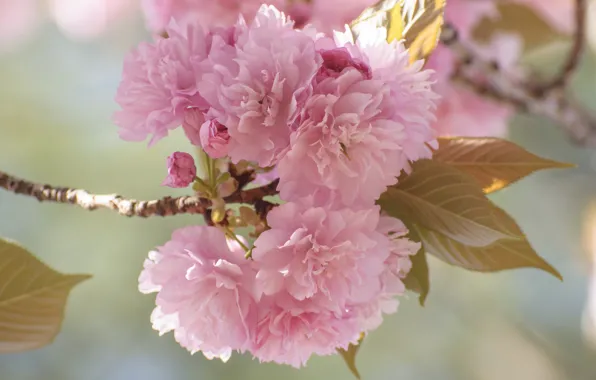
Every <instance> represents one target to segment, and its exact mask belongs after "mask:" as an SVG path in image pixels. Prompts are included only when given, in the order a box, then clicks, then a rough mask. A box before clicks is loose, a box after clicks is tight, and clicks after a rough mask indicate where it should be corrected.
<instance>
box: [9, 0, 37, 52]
mask: <svg viewBox="0 0 596 380" xmlns="http://www.w3.org/2000/svg"><path fill="white" fill-rule="evenodd" d="M38 12H39V9H38V4H37V0H0V52H2V51H3V50H9V49H11V48H13V47H14V46H16V45H18V44H19V43H21V42H23V41H25V40H26V39H27V38H28V37H30V36H31V34H32V33H33V32H34V31H35V30H36V29H37V27H38V26H39V24H40V17H39V14H38Z"/></svg>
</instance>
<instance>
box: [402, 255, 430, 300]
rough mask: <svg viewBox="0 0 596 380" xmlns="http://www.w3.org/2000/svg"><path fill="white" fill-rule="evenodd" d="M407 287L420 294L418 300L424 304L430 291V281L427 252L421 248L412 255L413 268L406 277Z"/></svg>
mask: <svg viewBox="0 0 596 380" xmlns="http://www.w3.org/2000/svg"><path fill="white" fill-rule="evenodd" d="M404 284H405V285H406V289H408V290H411V291H413V292H416V293H418V294H419V297H418V301H419V302H420V306H424V302H425V301H426V297H427V296H428V292H429V291H430V281H429V278H428V263H427V262H426V252H425V251H424V249H420V250H419V251H418V253H416V254H415V255H414V256H412V269H410V272H409V273H408V275H407V276H406V278H405V279H404Z"/></svg>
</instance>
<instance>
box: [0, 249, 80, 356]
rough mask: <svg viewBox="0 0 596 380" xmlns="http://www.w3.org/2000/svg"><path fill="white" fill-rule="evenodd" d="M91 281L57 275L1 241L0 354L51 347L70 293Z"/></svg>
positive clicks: (22, 251) (31, 256) (25, 253)
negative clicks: (78, 285)
mask: <svg viewBox="0 0 596 380" xmlns="http://www.w3.org/2000/svg"><path fill="white" fill-rule="evenodd" d="M89 277H90V276H88V275H65V274H61V273H58V272H56V271H54V270H53V269H51V268H49V267H48V266H47V265H45V264H44V263H42V262H41V261H39V260H38V259H37V258H35V257H34V256H33V255H31V254H30V253H29V252H27V251H26V250H25V249H24V248H22V247H20V246H19V245H17V244H15V243H12V242H9V241H6V240H2V239H0V353H2V354H3V353H12V352H21V351H26V350H32V349H36V348H40V347H43V346H45V345H47V344H49V343H51V342H52V341H53V340H54V338H55V337H56V335H57V334H58V332H59V331H60V327H61V325H62V320H63V319H64V309H65V306H66V301H67V297H68V295H69V293H70V291H71V289H72V288H73V287H74V286H75V285H77V284H78V283H80V282H82V281H84V280H86V279H88V278H89Z"/></svg>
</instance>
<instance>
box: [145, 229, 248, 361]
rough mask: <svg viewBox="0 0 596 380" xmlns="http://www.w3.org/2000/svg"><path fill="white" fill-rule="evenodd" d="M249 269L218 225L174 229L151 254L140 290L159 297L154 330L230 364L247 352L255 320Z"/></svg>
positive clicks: (235, 245)
mask: <svg viewBox="0 0 596 380" xmlns="http://www.w3.org/2000/svg"><path fill="white" fill-rule="evenodd" d="M251 265H252V264H251V261H250V260H246V259H244V251H242V250H241V249H239V247H238V244H233V243H231V242H229V241H228V242H226V237H225V235H224V234H223V232H221V231H220V230H219V229H217V228H216V227H206V226H195V227H185V228H182V229H179V230H176V231H174V233H173V234H172V240H170V241H169V242H167V243H166V244H165V245H164V246H162V247H159V248H158V249H157V250H156V251H153V252H150V253H149V259H147V260H145V264H144V269H143V272H142V273H141V275H140V277H139V290H140V291H141V292H143V293H153V292H157V293H158V294H157V297H156V301H155V303H156V305H157V307H156V308H155V310H154V312H153V314H152V316H151V320H152V322H153V328H154V329H156V330H158V331H159V332H160V334H164V333H166V332H169V331H172V330H173V331H174V334H175V338H176V341H178V343H179V344H180V345H181V346H183V347H185V348H186V349H188V350H189V351H190V352H192V353H194V352H198V351H202V352H203V354H204V355H205V356H206V357H207V358H213V357H219V358H221V359H222V360H224V361H226V360H227V359H228V358H229V357H230V355H231V353H232V351H234V350H238V351H244V350H246V349H247V348H249V347H250V346H251V339H252V338H251V337H252V336H254V332H253V331H254V330H255V329H256V322H257V309H256V302H255V298H254V297H253V293H252V291H251V286H252V285H251V284H252V282H253V279H254V271H253V269H252V267H251Z"/></svg>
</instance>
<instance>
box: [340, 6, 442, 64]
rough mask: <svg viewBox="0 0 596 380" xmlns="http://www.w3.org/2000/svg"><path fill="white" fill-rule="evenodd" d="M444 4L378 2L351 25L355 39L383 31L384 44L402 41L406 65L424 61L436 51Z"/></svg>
mask: <svg viewBox="0 0 596 380" xmlns="http://www.w3.org/2000/svg"><path fill="white" fill-rule="evenodd" d="M444 10H445V0H381V1H379V2H378V3H376V4H375V5H373V6H372V7H369V8H367V9H366V10H365V11H364V12H363V13H362V14H361V15H360V16H359V17H358V18H357V19H356V20H354V21H353V22H352V24H351V29H352V32H353V33H354V35H355V36H356V37H357V36H358V35H359V34H360V33H362V31H363V30H365V29H370V28H379V27H384V28H386V31H387V41H389V42H391V41H393V40H404V44H405V46H406V48H408V49H409V51H410V62H414V61H417V60H419V59H423V58H426V57H428V56H429V55H430V53H432V51H433V50H434V49H435V48H436V47H437V44H438V42H439V35H440V34H441V28H442V26H443V15H444Z"/></svg>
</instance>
